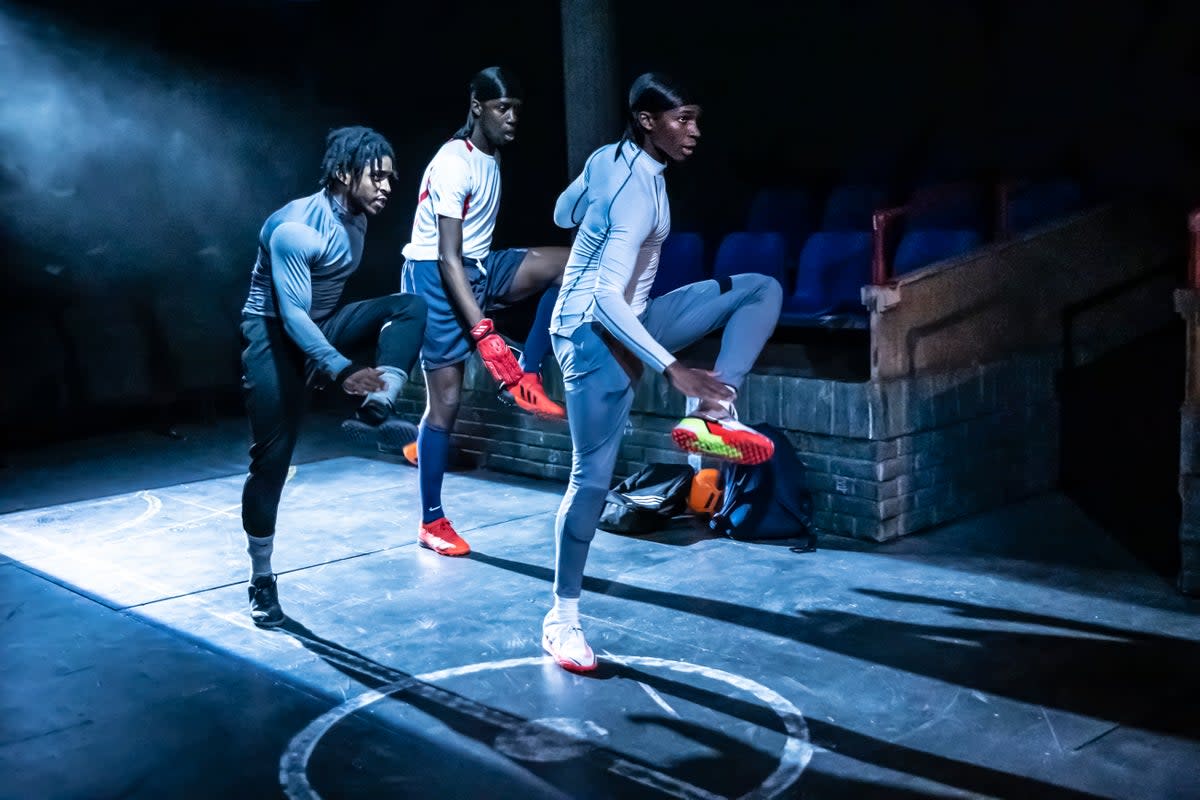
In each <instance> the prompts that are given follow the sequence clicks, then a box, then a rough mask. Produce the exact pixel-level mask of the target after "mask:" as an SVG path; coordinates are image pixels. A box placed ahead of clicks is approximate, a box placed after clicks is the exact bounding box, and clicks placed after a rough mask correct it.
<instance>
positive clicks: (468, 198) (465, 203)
mask: <svg viewBox="0 0 1200 800" xmlns="http://www.w3.org/2000/svg"><path fill="white" fill-rule="evenodd" d="M470 207H471V193H470V192H467V196H466V197H464V198H463V219H466V218H467V209H468V208H470Z"/></svg>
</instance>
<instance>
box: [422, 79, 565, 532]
mask: <svg viewBox="0 0 1200 800" xmlns="http://www.w3.org/2000/svg"><path fill="white" fill-rule="evenodd" d="M520 110H521V89H520V87H519V86H518V85H517V82H516V79H515V78H514V77H513V75H512V74H511V73H509V72H506V71H505V70H503V69H501V68H500V67H488V68H486V69H484V70H481V71H480V72H479V73H477V74H476V75H475V77H474V78H472V79H471V84H470V105H469V108H468V111H467V122H466V124H465V125H463V127H462V128H460V129H459V130H458V132H456V133H455V134H454V136H453V137H452V138H451V139H450V140H449V141H448V142H446V143H445V144H443V145H442V146H441V148H440V149H439V150H438V151H437V154H436V155H434V157H433V160H432V161H430V162H429V165H428V166H427V167H426V168H425V173H424V175H422V177H421V185H420V188H419V190H418V197H417V210H416V215H415V218H414V219H413V228H412V238H411V239H410V240H409V243H408V244H407V245H405V247H404V251H403V253H404V258H405V262H404V267H403V270H402V275H401V285H402V286H403V287H404V290H405V291H406V292H413V293H415V294H419V295H420V296H421V297H423V298H424V299H425V302H426V305H427V306H428V309H429V317H428V324H427V325H426V327H425V341H424V344H423V345H422V348H421V365H422V367H423V368H424V370H425V387H426V398H427V401H426V406H425V414H424V415H423V417H422V418H421V427H420V435H419V437H418V438H417V470H418V473H419V483H420V487H421V525H420V529H419V530H418V532H417V539H418V541H419V542H420V543H421V545H422V546H424V547H428V548H429V549H431V550H433V551H434V552H436V553H440V554H441V555H445V556H461V555H466V554H467V553H469V552H470V551H471V548H470V547H469V546H468V545H467V543H466V542H465V541H464V540H463V539H462V537H461V536H459V535H458V533H457V532H456V531H455V530H454V527H453V525H451V523H450V520H448V519H446V513H445V511H444V510H443V509H442V497H441V495H442V479H443V476H444V475H445V472H446V462H447V460H448V457H449V452H450V431H451V429H452V428H453V427H454V422H455V420H456V419H457V417H458V409H459V402H460V395H461V393H462V384H463V375H464V372H465V369H464V365H465V362H466V360H467V358H469V357H470V355H471V350H472V349H475V350H478V352H479V356H480V358H481V359H482V360H483V365H484V366H485V367H486V368H487V369H488V371H489V372H490V373H491V374H492V377H494V378H495V379H496V381H497V382H498V383H499V384H500V385H501V387H503V390H504V391H505V392H507V394H508V395H509V398H510V401H511V402H512V403H514V404H516V405H517V406H519V407H520V408H522V409H524V410H526V411H529V412H531V413H533V414H536V415H538V416H542V417H547V418H554V419H562V418H563V417H564V416H565V412H564V411H563V408H562V406H560V405H558V404H557V403H555V402H554V401H553V400H551V399H550V398H549V397H547V396H546V391H545V389H544V388H543V385H542V380H541V377H540V373H541V368H542V361H543V360H544V359H545V357H546V356H547V355H549V353H550V334H549V323H550V312H551V311H552V310H553V309H554V303H555V301H556V300H557V299H558V287H559V284H561V283H562V274H563V266H564V265H565V264H566V262H567V252H568V250H567V248H565V247H538V248H530V249H512V250H496V251H493V250H492V249H491V246H492V231H493V229H494V228H495V226H496V214H497V211H498V210H499V207H500V163H499V158H500V149H501V148H502V147H504V146H505V145H506V144H508V143H509V142H511V141H512V140H513V139H514V137H515V136H516V130H517V118H518V115H519V113H520ZM538 292H541V293H542V296H541V299H540V300H539V301H538V307H537V311H536V313H535V315H534V321H533V325H532V327H531V328H530V331H529V336H528V338H527V339H526V340H525V348H524V351H523V353H522V362H521V363H518V361H517V359H516V358H515V357H514V356H513V354H512V351H511V350H509V349H508V345H507V344H506V343H505V341H504V340H503V339H501V338H500V336H499V334H497V333H496V331H495V328H494V326H493V324H492V320H491V319H490V318H488V317H486V316H485V312H486V311H490V310H491V309H493V308H498V307H501V306H503V305H506V304H509V303H514V302H517V301H519V300H522V299H524V298H526V297H532V296H533V295H535V294H536V293H538Z"/></svg>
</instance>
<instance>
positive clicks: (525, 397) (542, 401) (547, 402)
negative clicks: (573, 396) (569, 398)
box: [500, 372, 567, 419]
mask: <svg viewBox="0 0 1200 800" xmlns="http://www.w3.org/2000/svg"><path fill="white" fill-rule="evenodd" d="M500 397H501V399H502V400H504V402H506V403H509V404H511V405H515V406H516V407H517V408H520V409H521V410H522V411H528V412H529V413H530V414H534V415H536V416H539V417H542V418H544V419H566V418H567V410H566V409H565V408H563V407H562V406H560V405H559V404H558V403H556V402H554V401H553V400H551V399H550V396H549V395H547V394H546V387H545V385H543V384H542V376H541V375H538V374H537V373H536V372H526V373H525V374H523V375H522V376H521V380H519V381H517V382H516V383H513V384H510V385H508V386H506V387H504V388H503V389H501V390H500Z"/></svg>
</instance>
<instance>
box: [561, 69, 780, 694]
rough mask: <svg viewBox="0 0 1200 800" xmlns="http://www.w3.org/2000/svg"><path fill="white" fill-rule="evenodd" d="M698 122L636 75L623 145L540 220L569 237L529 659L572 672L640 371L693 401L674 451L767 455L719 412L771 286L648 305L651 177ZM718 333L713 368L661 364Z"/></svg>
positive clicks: (753, 339) (654, 261)
mask: <svg viewBox="0 0 1200 800" xmlns="http://www.w3.org/2000/svg"><path fill="white" fill-rule="evenodd" d="M699 118H700V106H699V105H697V104H696V102H695V100H694V99H693V98H692V97H691V95H689V94H688V92H686V91H685V90H684V89H683V88H682V87H680V86H679V85H678V84H676V83H675V82H673V81H672V80H670V79H669V78H667V77H666V76H663V75H658V74H654V73H647V74H645V75H642V76H640V77H639V78H638V79H637V80H635V81H634V83H633V86H632V88H631V89H630V90H629V117H628V130H627V131H626V134H625V137H624V138H622V139H621V141H619V142H617V143H616V144H610V145H606V146H604V147H601V148H600V149H599V150H597V151H596V152H594V153H592V155H591V156H590V157H589V158H588V160H587V163H586V164H585V165H584V168H583V172H582V173H581V174H580V175H579V177H577V178H576V179H575V180H574V181H573V182H572V183H571V185H570V186H568V187H567V189H566V191H564V192H563V193H562V195H561V196H559V198H558V203H557V204H556V205H555V208H554V221H555V223H557V224H558V225H560V226H562V227H564V228H570V227H576V226H578V229H579V231H578V235H577V236H576V237H575V244H574V246H573V247H572V248H571V256H570V259H569V260H568V261H567V269H566V275H565V276H564V278H563V288H562V291H561V292H560V293H559V297H558V304H557V305H556V306H555V308H554V313H553V319H552V323H551V328H550V331H551V335H552V338H553V344H554V354H555V356H557V358H558V363H559V364H560V365H561V366H562V373H563V387H564V389H565V393H566V404H567V410H568V421H569V422H570V426H571V446H572V456H571V477H570V481H569V482H568V484H567V490H566V493H565V494H564V495H563V499H562V503H561V504H560V506H559V509H558V516H557V518H556V519H555V544H556V553H555V571H554V606H553V608H552V609H551V610H550V612H549V613H548V614H547V615H546V617H545V619H544V620H543V622H542V647H543V648H544V649H545V650H546V651H547V652H548V653H550V655H551V656H553V657H554V660H555V661H556V662H558V664H559V665H560V666H562V667H563V668H565V669H568V670H572V671H575V672H586V671H588V670H592V669H595V667H596V656H595V654H594V653H593V652H592V649H591V648H590V647H589V646H588V643H587V639H586V638H585V637H584V635H583V629H582V627H581V624H580V621H579V596H580V594H581V591H582V586H583V570H584V565H585V564H586V562H587V555H588V549H589V547H590V545H591V541H592V538H593V537H594V536H595V535H596V523H597V521H599V519H600V513H601V511H602V509H603V507H604V498H605V495H606V494H607V493H608V489H609V486H610V483H611V481H612V472H613V465H614V464H615V463H616V458H617V452H618V450H619V449H620V446H621V435H622V433H623V432H624V429H625V422H626V420H627V419H628V418H629V411H630V408H631V407H632V404H633V392H634V386H635V384H636V382H637V380H638V378H639V376H640V375H641V371H642V365H643V364H645V365H649V366H650V368H651V369H654V370H655V371H657V372H660V373H662V374H663V375H664V376H665V377H666V379H667V381H668V382H669V383H670V384H671V386H672V387H673V388H674V389H676V390H677V391H679V392H680V393H682V394H683V395H685V396H687V397H694V398H697V399H698V400H699V406H698V407H697V409H696V410H695V411H694V412H693V414H692V415H690V416H688V417H685V418H684V419H683V420H682V421H681V422H680V423H679V424H678V425H676V426H675V429H674V430H673V431H672V432H671V436H672V439H674V441H675V443H676V444H677V445H679V446H680V447H682V448H683V449H685V450H688V451H691V452H695V453H702V454H705V455H710V456H714V457H717V458H722V459H727V460H732V461H737V462H741V463H749V464H756V463H760V462H762V461H765V460H767V459H768V458H770V457H771V456H772V455H773V453H774V445H773V444H772V442H771V440H770V439H769V438H767V437H765V436H763V435H762V434H760V433H758V432H757V431H754V430H752V429H750V428H748V427H746V426H744V425H741V424H739V423H738V422H737V421H736V420H735V415H734V412H733V400H734V399H735V398H736V396H737V389H738V387H739V386H740V385H741V383H742V380H743V379H744V378H745V376H746V374H747V373H748V372H749V371H750V368H751V367H752V366H753V365H754V362H755V360H756V359H757V358H758V354H759V351H760V350H761V349H762V346H763V345H764V344H765V343H766V341H767V339H768V337H770V335H771V333H772V332H773V331H774V330H775V323H776V322H777V321H778V319H779V307H780V304H781V302H782V300H783V290H782V289H781V288H780V286H779V283H778V282H777V281H776V280H775V279H774V278H770V277H767V276H766V275H756V274H746V275H734V276H732V277H731V278H722V279H720V280H709V281H700V282H699V283H692V284H689V285H687V286H683V287H681V288H679V289H676V290H675V291H673V292H669V293H667V294H665V295H663V296H661V297H657V298H655V299H653V300H651V299H650V287H651V285H652V284H653V283H654V275H655V271H656V269H657V266H658V256H659V251H660V249H661V247H662V243H663V240H664V239H666V238H667V234H668V233H670V230H671V209H670V206H669V204H668V202H667V191H666V184H665V182H664V180H663V176H662V173H663V170H665V169H666V167H667V165H668V164H671V163H674V162H678V161H683V160H685V159H686V158H688V156H690V155H691V154H692V152H693V151H694V150H695V148H696V145H697V143H698V142H699V140H700V124H699ZM721 327H723V328H724V329H725V330H724V334H723V336H722V339H721V350H720V353H719V354H718V355H717V359H716V364H715V365H714V369H713V370H711V371H709V370H701V369H695V368H692V367H686V366H684V365H683V364H681V363H680V362H679V361H678V360H676V358H675V357H674V356H673V355H671V353H672V352H673V351H677V350H680V349H682V348H684V347H686V346H687V345H689V344H691V343H693V342H695V341H696V340H698V339H700V338H701V337H703V336H704V335H706V334H707V333H708V332H709V331H712V330H715V329H717V328H721Z"/></svg>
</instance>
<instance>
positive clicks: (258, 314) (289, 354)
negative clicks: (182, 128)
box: [241, 127, 425, 626]
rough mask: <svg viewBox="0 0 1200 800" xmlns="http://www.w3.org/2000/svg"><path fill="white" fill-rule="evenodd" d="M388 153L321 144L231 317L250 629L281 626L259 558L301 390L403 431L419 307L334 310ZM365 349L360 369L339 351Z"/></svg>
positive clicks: (384, 176)
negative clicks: (237, 359) (316, 187)
mask: <svg viewBox="0 0 1200 800" xmlns="http://www.w3.org/2000/svg"><path fill="white" fill-rule="evenodd" d="M392 160H393V154H392V146H391V145H390V144H389V143H388V141H387V139H385V138H384V137H383V136H381V135H380V134H379V133H377V132H375V131H373V130H371V129H370V128H364V127H347V128H338V129H336V130H333V131H331V132H330V133H329V135H328V137H327V139H326V146H325V156H324V158H323V160H322V163H321V184H322V188H321V190H320V191H318V192H317V193H316V194H312V195H309V196H308V197H302V198H300V199H298V200H293V201H292V202H290V203H288V204H287V205H285V206H284V207H283V208H281V209H279V210H278V211H276V212H275V213H274V214H272V215H271V216H270V217H268V218H267V221H266V223H265V224H264V225H263V227H262V230H261V231H260V232H259V235H258V259H257V260H256V261H255V264H254V269H253V271H252V272H251V275H250V293H249V297H248V298H247V300H246V305H245V306H244V307H243V309H242V323H241V333H242V345H243V349H242V370H243V377H242V388H243V390H244V393H245V399H246V410H247V412H248V414H249V417H250V432H251V436H252V439H253V443H252V444H251V447H250V474H249V475H248V476H247V478H246V483H245V486H244V488H243V490H242V526H243V528H244V529H245V531H246V536H247V538H248V542H249V543H248V548H247V550H248V552H249V554H250V564H251V574H250V585H249V586H248V587H247V591H248V593H249V595H250V616H251V618H252V619H253V620H254V622H255V624H257V625H260V626H273V625H278V624H280V623H282V622H283V619H284V616H283V610H282V609H281V608H280V605H279V595H278V589H277V586H276V578H275V574H274V572H273V571H272V569H271V553H272V551H273V549H274V542H275V520H276V517H277V514H278V509H279V498H280V495H281V494H282V491H283V484H284V481H285V480H286V478H287V472H288V466H289V465H290V464H291V460H292V451H293V450H294V448H295V445H296V438H297V435H298V434H299V431H300V423H301V420H302V418H303V415H304V410H305V407H306V405H307V400H308V389H309V388H310V387H317V388H323V387H325V386H328V385H336V386H338V387H340V390H341V391H342V392H345V393H346V394H348V395H354V396H358V397H362V398H363V400H362V405H361V406H360V408H359V409H358V412H357V413H358V417H359V420H360V422H359V423H358V424H362V425H371V426H377V427H383V426H386V427H387V428H389V429H390V428H395V429H396V430H394V431H392V433H391V434H390V437H391V438H392V439H393V440H395V441H401V440H403V439H405V438H406V437H407V436H412V435H415V433H416V431H415V429H414V427H413V426H412V425H411V424H409V423H406V422H402V421H400V420H398V419H395V418H392V419H390V420H389V419H388V417H389V415H390V413H391V409H392V405H393V403H394V402H395V399H396V396H397V394H398V393H399V391H400V388H401V387H402V386H403V384H404V380H405V378H406V376H407V375H408V373H409V372H410V371H411V370H412V369H413V366H414V365H415V363H416V359H417V354H418V352H419V350H420V346H421V337H422V336H423V335H424V331H425V302H424V301H423V300H422V299H421V298H419V297H416V296H414V295H406V294H392V295H388V296H386V297H378V298H375V299H373V300H365V301H362V302H357V303H350V304H348V305H346V306H343V307H341V308H338V307H337V304H338V301H339V300H340V299H341V296H342V289H343V287H344V286H345V284H346V281H347V279H349V277H350V276H351V275H352V274H353V273H354V271H355V270H356V269H358V265H359V262H360V260H361V259H362V252H363V238H364V236H365V234H366V231H367V219H368V218H370V217H373V216H375V215H376V214H378V213H379V212H380V211H382V210H383V208H384V206H385V205H386V204H387V201H388V197H389V196H390V195H391V193H392V182H393V180H394V179H395V174H394V173H393V171H392V170H393V166H392ZM372 349H373V350H374V353H373V354H372V355H373V360H372V362H371V363H372V364H374V366H369V365H365V364H361V363H356V362H354V361H352V360H351V359H350V358H349V357H347V356H346V355H343V352H347V353H356V352H359V351H366V352H370V351H371V350H372Z"/></svg>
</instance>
